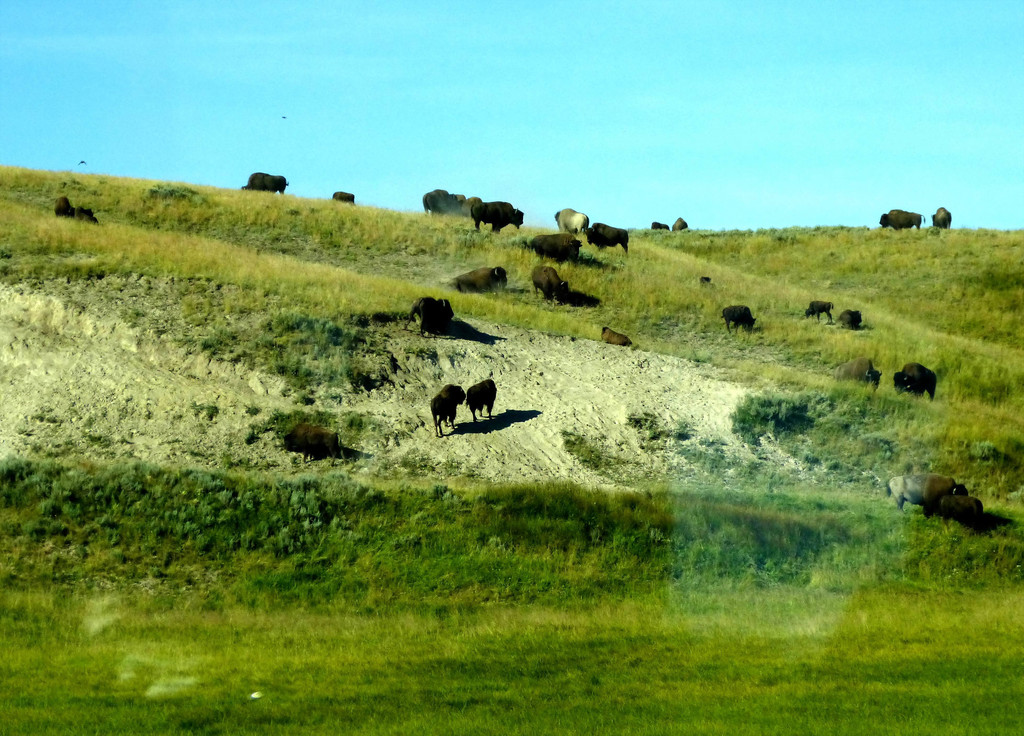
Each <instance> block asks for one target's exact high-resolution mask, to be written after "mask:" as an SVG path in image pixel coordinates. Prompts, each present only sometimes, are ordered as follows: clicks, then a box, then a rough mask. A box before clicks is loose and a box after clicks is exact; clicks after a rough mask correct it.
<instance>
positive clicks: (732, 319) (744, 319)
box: [722, 304, 757, 332]
mask: <svg viewBox="0 0 1024 736" xmlns="http://www.w3.org/2000/svg"><path fill="white" fill-rule="evenodd" d="M722 319H724V320H725V330H726V332H731V331H732V328H731V327H730V325H736V327H737V328H738V327H739V326H740V325H743V329H745V330H746V331H747V332H750V331H751V330H752V329H754V322H756V321H757V320H756V319H754V316H753V315H752V314H751V313H750V307H748V306H746V305H744V304H735V305H733V306H731V307H726V308H725V309H723V310H722Z"/></svg>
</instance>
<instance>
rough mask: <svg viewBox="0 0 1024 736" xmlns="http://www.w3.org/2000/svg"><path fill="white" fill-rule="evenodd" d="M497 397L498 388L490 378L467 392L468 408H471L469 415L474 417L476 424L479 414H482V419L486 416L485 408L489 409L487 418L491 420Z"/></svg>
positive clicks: (471, 387)
mask: <svg viewBox="0 0 1024 736" xmlns="http://www.w3.org/2000/svg"><path fill="white" fill-rule="evenodd" d="M497 395H498V388H497V386H495V385H494V381H492V380H491V379H490V378H487V379H484V380H483V381H480V383H477V384H474V385H472V386H470V387H469V390H468V391H467V392H466V406H468V407H469V413H470V414H472V415H473V421H474V422H475V421H476V413H477V412H480V416H481V417H482V416H483V415H484V407H485V406H486V407H487V418H488V419H490V418H491V409H492V408H494V397H495V396H497Z"/></svg>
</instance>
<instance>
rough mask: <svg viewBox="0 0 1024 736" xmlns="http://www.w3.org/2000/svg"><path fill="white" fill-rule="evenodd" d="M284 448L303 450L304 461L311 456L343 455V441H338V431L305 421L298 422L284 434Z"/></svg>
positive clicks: (315, 458)
mask: <svg viewBox="0 0 1024 736" xmlns="http://www.w3.org/2000/svg"><path fill="white" fill-rule="evenodd" d="M284 448H285V449H286V450H288V451H289V452H301V453H302V461H303V462H306V461H307V460H309V459H310V458H312V459H313V460H323V459H324V458H327V457H330V458H339V457H341V443H340V442H339V441H338V433H337V432H332V431H331V430H329V429H325V428H323V427H317V426H316V425H313V424H307V423H305V422H302V423H300V424H296V425H295V427H294V428H292V430H291V431H290V432H289V433H288V434H286V435H285V436H284Z"/></svg>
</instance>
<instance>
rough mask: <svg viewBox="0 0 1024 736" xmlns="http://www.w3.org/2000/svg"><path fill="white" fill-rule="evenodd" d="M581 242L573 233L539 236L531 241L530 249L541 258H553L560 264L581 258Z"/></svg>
mask: <svg viewBox="0 0 1024 736" xmlns="http://www.w3.org/2000/svg"><path fill="white" fill-rule="evenodd" d="M580 245H581V243H580V241H578V240H577V239H576V238H574V237H573V236H572V233H555V234H553V235H538V236H537V237H535V238H533V239H532V240H530V248H532V249H533V252H534V253H536V254H537V255H539V256H543V257H545V258H553V259H555V260H556V261H558V262H559V263H562V262H564V261H575V260H576V259H578V258H579V257H580Z"/></svg>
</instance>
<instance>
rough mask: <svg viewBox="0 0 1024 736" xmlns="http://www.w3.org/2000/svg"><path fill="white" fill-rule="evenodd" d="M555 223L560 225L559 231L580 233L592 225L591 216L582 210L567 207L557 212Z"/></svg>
mask: <svg viewBox="0 0 1024 736" xmlns="http://www.w3.org/2000/svg"><path fill="white" fill-rule="evenodd" d="M555 224H556V225H558V230H559V232H563V233H578V232H581V231H583V230H586V229H587V228H588V227H590V218H589V217H587V216H586V215H584V214H583V213H582V212H577V211H576V210H574V209H572V208H571V207H566V208H565V209H564V210H558V212H556V213H555Z"/></svg>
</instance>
